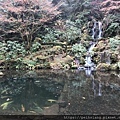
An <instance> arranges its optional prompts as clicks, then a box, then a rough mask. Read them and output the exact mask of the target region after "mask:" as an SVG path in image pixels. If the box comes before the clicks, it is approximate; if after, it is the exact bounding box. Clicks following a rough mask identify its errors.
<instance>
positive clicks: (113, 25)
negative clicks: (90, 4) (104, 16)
mask: <svg viewBox="0 0 120 120" xmlns="http://www.w3.org/2000/svg"><path fill="white" fill-rule="evenodd" d="M119 30H120V24H119V23H118V22H114V23H111V24H110V25H109V26H108V28H107V30H106V32H107V33H108V34H109V36H111V35H112V34H113V33H118V32H119Z"/></svg>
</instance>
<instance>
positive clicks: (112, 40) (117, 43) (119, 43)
mask: <svg viewBox="0 0 120 120" xmlns="http://www.w3.org/2000/svg"><path fill="white" fill-rule="evenodd" d="M109 45H110V48H111V50H113V51H115V50H116V48H117V47H118V46H120V39H118V37H114V38H110V42H109Z"/></svg>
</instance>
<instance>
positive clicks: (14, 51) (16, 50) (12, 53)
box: [6, 41, 26, 60]
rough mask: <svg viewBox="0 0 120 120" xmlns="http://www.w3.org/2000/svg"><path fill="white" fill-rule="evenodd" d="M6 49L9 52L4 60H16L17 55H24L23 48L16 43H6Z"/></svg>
mask: <svg viewBox="0 0 120 120" xmlns="http://www.w3.org/2000/svg"><path fill="white" fill-rule="evenodd" d="M7 48H8V51H9V52H7V54H6V60H10V59H12V58H16V57H17V56H18V55H19V54H22V55H23V56H24V55H25V54H26V50H25V48H24V46H23V45H22V44H20V43H18V41H7Z"/></svg>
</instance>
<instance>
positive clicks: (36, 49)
mask: <svg viewBox="0 0 120 120" xmlns="http://www.w3.org/2000/svg"><path fill="white" fill-rule="evenodd" d="M40 48H41V44H40V43H39V42H35V43H33V44H32V47H31V51H32V52H36V51H38V50H39V49H40Z"/></svg>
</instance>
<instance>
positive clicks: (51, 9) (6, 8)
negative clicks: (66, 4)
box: [0, 0, 61, 46]
mask: <svg viewBox="0 0 120 120" xmlns="http://www.w3.org/2000/svg"><path fill="white" fill-rule="evenodd" d="M60 5H61V4H60V3H58V4H57V5H53V4H52V2H50V1H49V0H4V1H1V2H0V14H1V16H0V23H1V29H0V31H1V34H0V36H1V38H5V36H6V35H9V38H10V39H14V37H13V36H12V37H11V34H14V33H18V34H19V35H20V37H21V39H22V40H23V41H24V42H25V43H26V44H27V46H31V42H32V40H33V35H34V34H35V32H36V31H37V30H38V29H39V28H40V27H41V26H42V25H43V24H44V23H46V22H49V21H50V20H52V19H54V18H55V17H56V16H57V15H59V14H60V11H58V8H59V6H60Z"/></svg>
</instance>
